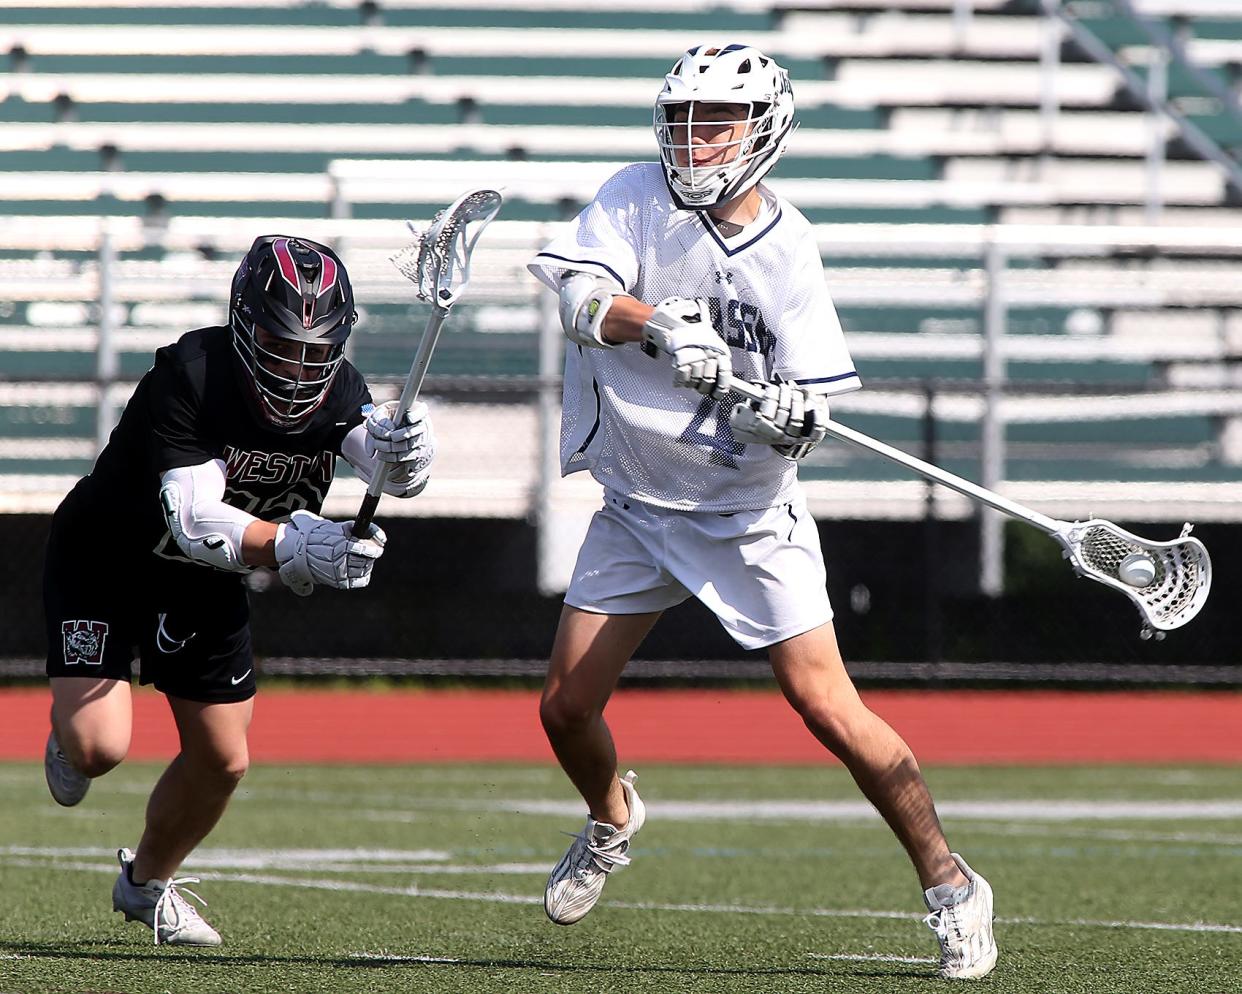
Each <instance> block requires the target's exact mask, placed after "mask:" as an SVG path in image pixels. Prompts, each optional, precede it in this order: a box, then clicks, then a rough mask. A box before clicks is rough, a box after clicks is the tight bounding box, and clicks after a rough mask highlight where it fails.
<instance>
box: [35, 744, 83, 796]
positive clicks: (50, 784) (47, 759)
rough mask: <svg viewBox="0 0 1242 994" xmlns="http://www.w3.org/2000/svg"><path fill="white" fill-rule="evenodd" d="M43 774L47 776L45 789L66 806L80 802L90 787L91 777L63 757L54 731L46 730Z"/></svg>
mask: <svg viewBox="0 0 1242 994" xmlns="http://www.w3.org/2000/svg"><path fill="white" fill-rule="evenodd" d="M43 775H44V776H45V777H46V778H47V789H48V790H50V791H51V792H52V798H53V800H55V801H56V803H57V804H61V805H63V806H64V807H66V808H71V807H73V806H74V805H75V804H80V803H81V801H82V798H84V797H85V796H86V792H87V791H88V790H90V788H91V778H90V777H88V776H87V775H86V774H85V773H79V772H78V771H77V770H75V769H74V768H73V767H72V766H71V765H70V764H69V760H67V759H65V754H64V753H63V752H61V751H60V743H59V742H57V741H56V733H55V732H48V735H47V748H46V749H44V750H43Z"/></svg>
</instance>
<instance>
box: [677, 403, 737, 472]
mask: <svg viewBox="0 0 1242 994" xmlns="http://www.w3.org/2000/svg"><path fill="white" fill-rule="evenodd" d="M709 416H710V417H711V418H712V421H713V423H714V424H715V426H716V430H715V431H714V432H713V433H712V434H711V435H709V434H707V432H705V431H704V430H703V425H704V424H705V423H706V422H707V419H708V417H709ZM677 441H679V442H681V443H682V444H683V445H695V446H702V445H705V446H707V448H709V449H711V455H710V457H709V461H710V462H711V464H712V465H713V466H723V467H725V469H737V468H738V466H737V460H736V459H735V458H734V456H740V455H741V454H742V448H743V446H742V443H741V442H739V441H738V440H737V439H735V438H734V437H733V432H732V431H730V430H729V419H728V417H724V416H722V409H721V403H720V401H718V400H713V399H712V398H711V397H704V398H703V400H702V401H701V402H700V403H699V409H698V410H697V411H695V412H694V417H692V418H691V419H690V423H689V424H688V425H686V430H685V431H683V432H682V433H681V434H680V435H678V436H677Z"/></svg>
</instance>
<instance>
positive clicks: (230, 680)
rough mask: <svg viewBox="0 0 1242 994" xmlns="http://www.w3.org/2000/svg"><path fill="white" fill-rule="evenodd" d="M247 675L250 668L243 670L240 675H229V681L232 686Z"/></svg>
mask: <svg viewBox="0 0 1242 994" xmlns="http://www.w3.org/2000/svg"><path fill="white" fill-rule="evenodd" d="M253 668H254V667H251V669H253ZM248 676H250V670H246V672H245V673H243V674H242V675H241V676H235V677H230V678H229V683H231V684H232V685H233V686H234V687H236V686H237V685H238V684H239V683H241V682H242V681H243V680H245V679H246V677H248Z"/></svg>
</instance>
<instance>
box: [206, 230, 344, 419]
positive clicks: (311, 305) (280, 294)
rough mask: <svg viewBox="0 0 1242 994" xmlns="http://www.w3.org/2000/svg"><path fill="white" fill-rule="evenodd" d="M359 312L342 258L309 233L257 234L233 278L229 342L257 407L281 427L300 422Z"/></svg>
mask: <svg viewBox="0 0 1242 994" xmlns="http://www.w3.org/2000/svg"><path fill="white" fill-rule="evenodd" d="M355 320H357V314H356V313H355V312H354V297H353V290H352V289H351V287H350V284H349V277H348V276H347V275H346V273H345V268H344V266H342V265H341V261H340V259H339V258H338V257H337V256H336V254H335V253H334V252H333V251H332V250H331V249H329V248H327V247H326V246H323V245H319V244H318V243H316V242H312V241H308V240H307V239H298V238H290V237H287V236H284V235H264V236H262V237H260V238H257V239H255V242H254V244H253V245H252V246H251V248H250V251H249V252H248V253H247V254H246V258H245V259H244V260H243V261H242V264H241V266H240V267H238V270H237V274H236V275H235V276H234V277H233V293H232V305H231V307H230V314H229V324H230V326H231V328H232V332H233V348H234V351H235V352H236V353H237V358H238V361H239V365H240V368H241V372H242V374H243V379H244V381H245V382H246V384H247V386H248V387H249V388H250V389H249V390H248V391H247V392H248V394H249V396H250V399H251V400H252V401H253V402H254V407H255V408H256V410H257V413H258V414H259V415H260V416H261V417H262V418H263V419H264V420H265V421H266V422H268V423H269V424H270V425H271V426H272V427H274V428H276V429H277V430H279V431H283V432H289V433H294V432H298V431H301V430H303V429H304V428H305V427H306V424H307V422H308V421H309V419H310V416H311V415H312V414H314V412H315V411H316V410H318V409H319V406H320V405H321V404H322V403H323V401H324V399H325V398H326V397H327V395H328V391H329V390H330V389H331V387H332V382H333V380H334V379H335V377H336V373H337V370H338V369H339V368H340V364H341V362H342V360H343V359H344V355H345V341H346V339H347V338H348V337H349V333H350V330H351V329H352V327H353V324H354V321H355Z"/></svg>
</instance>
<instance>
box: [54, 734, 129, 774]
mask: <svg viewBox="0 0 1242 994" xmlns="http://www.w3.org/2000/svg"><path fill="white" fill-rule="evenodd" d="M60 748H61V751H62V752H63V753H64V754H65V758H66V759H68V760H69V763H70V765H71V766H72V767H73V768H74V769H75V770H77V771H78V772H79V773H83V774H85V775H86V776H88V777H91V778H92V779H94V778H95V777H101V776H103V775H104V774H105V773H107V772H108V771H109V770H112V769H115V768H116V767H117V766H119V765H120V764H121V761H122V760H123V759H124V758H125V754H126V753H127V752H128V751H129V741H128V740H126V741H124V742H121V741H109V740H107V739H101V740H92V741H88V742H72V743H70V742H61V744H60Z"/></svg>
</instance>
